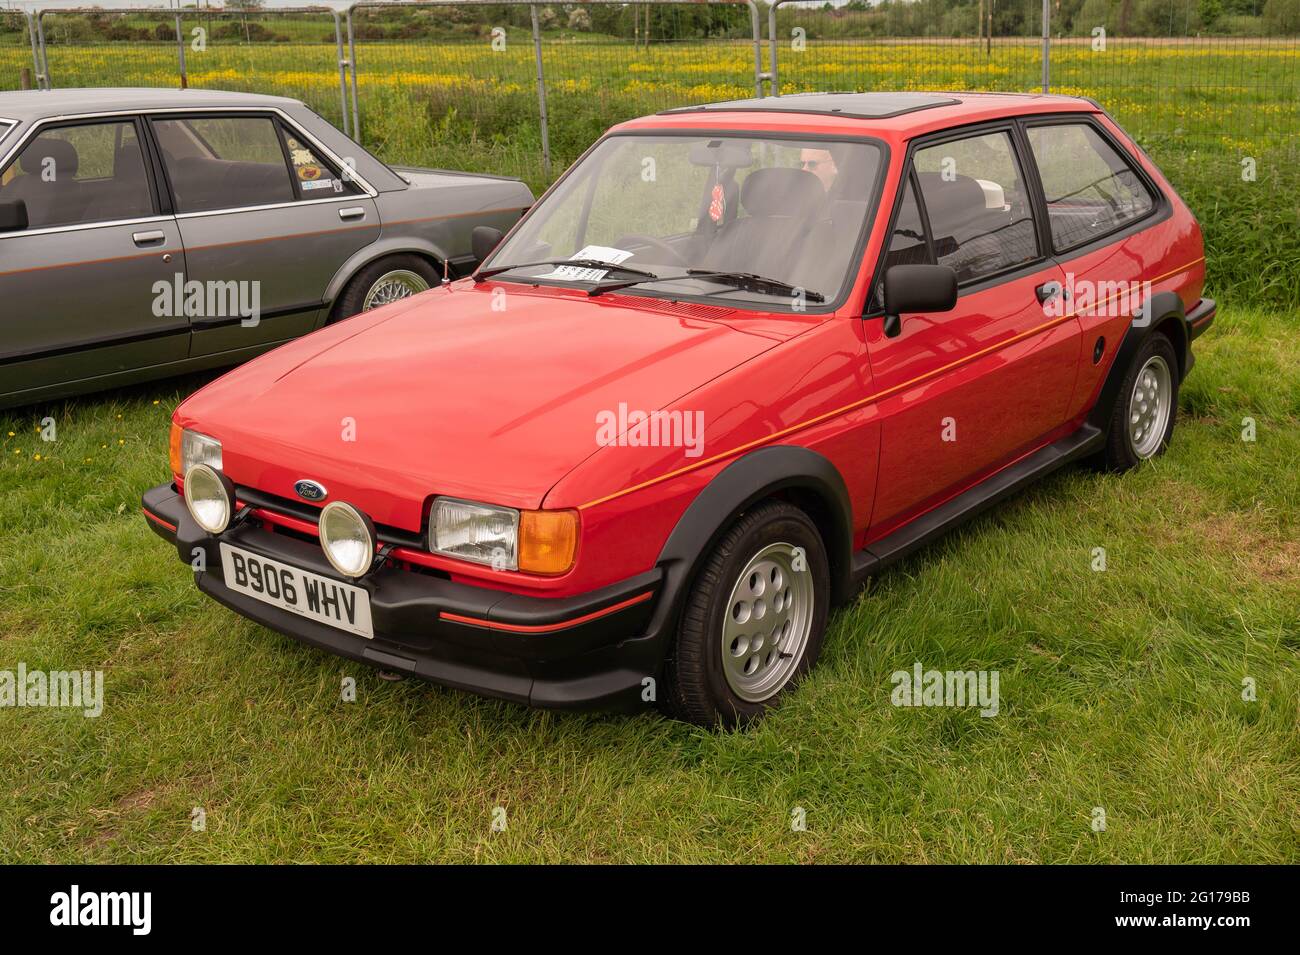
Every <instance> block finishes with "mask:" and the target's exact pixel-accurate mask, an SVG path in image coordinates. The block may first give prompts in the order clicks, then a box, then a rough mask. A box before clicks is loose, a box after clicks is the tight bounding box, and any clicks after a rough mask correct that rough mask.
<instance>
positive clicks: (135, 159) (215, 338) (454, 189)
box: [0, 89, 533, 407]
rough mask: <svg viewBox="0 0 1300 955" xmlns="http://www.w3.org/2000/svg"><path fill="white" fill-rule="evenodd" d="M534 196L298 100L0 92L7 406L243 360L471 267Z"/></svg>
mask: <svg viewBox="0 0 1300 955" xmlns="http://www.w3.org/2000/svg"><path fill="white" fill-rule="evenodd" d="M532 202H533V195H532V193H531V192H530V191H529V189H528V187H527V186H526V185H524V184H523V183H522V182H519V181H518V180H515V179H508V178H503V177H495V176H485V175H469V174H465V173H458V172H444V171H437V170H426V169H406V168H391V167H389V166H386V165H384V164H383V163H382V162H380V161H379V160H378V159H376V158H375V157H374V156H372V155H370V154H369V153H367V152H366V151H365V150H364V149H362V148H361V147H360V146H359V145H357V144H356V143H355V142H353V141H352V140H351V139H349V138H347V137H346V136H344V135H343V134H342V133H340V132H339V131H338V130H337V129H335V128H334V127H333V126H331V125H330V124H329V123H327V122H326V121H325V120H324V119H322V118H321V117H320V116H318V115H316V114H315V113H314V112H312V111H311V110H310V109H309V108H308V107H306V106H304V105H303V104H302V103H300V102H297V101H296V100H291V99H283V98H280V97H273V96H257V95H250V94H245V93H221V92H209V91H199V90H155V89H118V90H112V89H99V90H57V91H41V92H18V93H0V407H9V406H14V405H21V404H27V403H30V402H33V401H38V400H43V399H47V398H55V397H61V396H64V395H70V394H77V393H81V392H86V391H93V390H96V389H99V388H106V387H111V386H116V385H122V384H128V383H131V382H135V381H142V380H145V379H148V378H157V377H162V376H165V375H172V374H177V373H180V372H186V371H193V370H198V369H203V368H212V367H218V366H222V365H232V364H236V363H238V362H241V361H244V360H246V359H248V358H251V357H252V356H254V355H256V354H258V353H259V352H262V351H265V350H267V349H268V348H272V347H274V346H275V345H277V344H279V343H281V342H284V341H287V340H289V339H292V338H295V337H297V336H299V335H302V334H305V333H306V332H309V331H312V330H313V329H316V328H319V327H321V326H322V325H324V324H326V323H328V322H331V321H336V320H339V319H341V318H346V317H348V316H350V315H354V314H356V313H357V312H360V311H363V310H365V309H368V308H373V307H375V306H378V305H382V304H385V303H387V302H391V301H394V300H395V299H398V298H402V297H405V296H407V295H411V294H414V293H416V292H420V291H423V290H425V289H427V288H429V287H431V286H434V285H437V284H438V283H439V282H440V281H441V280H442V278H443V277H444V276H451V277H453V278H454V277H459V276H461V275H464V274H466V273H467V272H468V271H470V270H472V269H473V267H474V266H475V265H476V264H477V258H476V256H475V254H474V246H473V243H472V241H471V233H472V232H473V230H474V229H475V227H476V226H488V227H491V228H493V229H500V230H502V231H504V230H507V229H508V228H509V227H510V226H512V225H513V224H514V223H515V222H516V220H518V219H519V217H520V216H521V215H522V214H523V212H524V211H525V210H526V209H527V208H528V207H529V206H530V205H531V204H532ZM486 232H487V230H485V233H486ZM492 234H494V235H495V234H496V233H492ZM480 245H481V242H480ZM479 251H480V254H481V253H482V252H483V251H484V250H483V249H481V248H480V250H479Z"/></svg>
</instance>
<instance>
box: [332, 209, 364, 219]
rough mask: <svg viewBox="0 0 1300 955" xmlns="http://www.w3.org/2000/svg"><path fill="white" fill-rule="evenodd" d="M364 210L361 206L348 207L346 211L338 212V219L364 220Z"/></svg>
mask: <svg viewBox="0 0 1300 955" xmlns="http://www.w3.org/2000/svg"><path fill="white" fill-rule="evenodd" d="M365 217H366V210H365V209H363V208H361V206H348V207H347V208H346V209H340V210H339V218H340V219H364V218H365Z"/></svg>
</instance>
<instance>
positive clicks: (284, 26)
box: [0, 8, 344, 124]
mask: <svg viewBox="0 0 1300 955" xmlns="http://www.w3.org/2000/svg"><path fill="white" fill-rule="evenodd" d="M39 24H40V32H41V35H42V37H43V42H44V56H45V59H46V61H47V62H48V65H49V75H50V81H51V83H52V84H53V85H57V86H61V87H82V86H122V87H142V86H148V87H173V88H175V87H178V86H190V87H195V88H204V89H225V90H242V91H249V92H263V93H276V94H279V95H284V96H292V97H294V98H297V99H301V100H303V101H304V102H306V103H307V104H308V105H310V106H312V107H313V108H314V109H316V110H317V111H319V112H321V113H323V114H325V115H327V116H329V117H330V118H331V119H332V120H333V121H334V122H335V123H340V124H341V123H342V122H343V118H344V117H343V113H342V103H341V100H340V82H339V76H338V59H339V51H338V40H339V37H338V35H337V34H336V30H335V14H334V13H333V11H330V10H326V9H297V10H257V11H223V10H214V9H195V8H187V9H184V10H181V11H159V10H102V9H96V8H92V9H85V10H49V11H45V12H43V13H42V14H40V16H39ZM6 51H7V52H11V51H9V50H8V49H7V47H6ZM7 60H8V58H7V57H3V55H2V54H0V88H14V87H15V86H16V85H18V84H17V82H16V81H15V78H14V76H13V73H12V67H11V66H10V65H9V63H8V61H7Z"/></svg>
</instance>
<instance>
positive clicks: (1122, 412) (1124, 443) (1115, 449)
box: [1100, 332, 1180, 472]
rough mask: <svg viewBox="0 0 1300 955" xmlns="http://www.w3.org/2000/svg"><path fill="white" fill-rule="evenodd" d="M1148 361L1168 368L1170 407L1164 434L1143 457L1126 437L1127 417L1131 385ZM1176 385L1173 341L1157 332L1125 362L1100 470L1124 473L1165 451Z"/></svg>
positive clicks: (1174, 413)
mask: <svg viewBox="0 0 1300 955" xmlns="http://www.w3.org/2000/svg"><path fill="white" fill-rule="evenodd" d="M1152 358H1159V359H1162V360H1163V361H1164V363H1165V365H1166V366H1167V367H1168V369H1169V381H1170V387H1171V388H1172V395H1171V397H1170V400H1171V402H1172V405H1171V407H1170V409H1169V420H1168V421H1167V422H1166V423H1165V427H1164V433H1163V435H1161V437H1160V442H1159V444H1158V445H1156V447H1155V449H1154V450H1153V451H1150V452H1149V453H1147V454H1139V453H1138V452H1137V450H1136V449H1135V447H1134V444H1133V440H1132V438H1131V437H1130V433H1129V418H1130V415H1131V414H1132V413H1133V410H1134V409H1133V398H1134V386H1135V385H1136V383H1137V377H1138V373H1139V372H1140V371H1141V370H1142V369H1143V368H1144V367H1145V366H1146V364H1147V362H1149V361H1150V360H1151V359H1152ZM1179 384H1180V382H1179V375H1178V356H1177V354H1176V353H1175V351H1174V345H1173V342H1171V341H1170V340H1169V339H1168V338H1167V337H1165V336H1164V335H1162V334H1160V333H1159V332H1156V333H1155V334H1152V335H1149V336H1147V340H1146V341H1145V342H1143V343H1142V347H1141V348H1139V349H1138V351H1137V354H1136V355H1134V356H1133V360H1132V361H1131V362H1130V363H1129V367H1128V370H1127V371H1126V372H1125V373H1124V378H1123V380H1122V381H1121V382H1120V386H1119V391H1118V392H1117V393H1116V395H1115V407H1114V408H1112V409H1111V413H1110V424H1109V426H1108V428H1107V432H1106V448H1105V450H1104V451H1103V452H1102V454H1101V461H1100V464H1101V465H1102V467H1104V468H1105V469H1106V470H1108V471H1116V472H1118V471H1127V470H1129V469H1131V468H1135V467H1137V466H1138V465H1139V464H1140V463H1142V461H1144V460H1146V459H1147V458H1154V457H1159V456H1160V455H1161V454H1164V452H1165V448H1167V447H1168V446H1169V442H1170V440H1171V439H1172V438H1173V434H1174V424H1175V423H1176V421H1177V419H1178V386H1179Z"/></svg>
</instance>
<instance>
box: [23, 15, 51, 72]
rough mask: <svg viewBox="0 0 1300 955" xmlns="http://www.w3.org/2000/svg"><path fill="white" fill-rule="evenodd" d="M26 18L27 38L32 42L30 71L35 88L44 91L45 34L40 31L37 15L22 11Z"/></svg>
mask: <svg viewBox="0 0 1300 955" xmlns="http://www.w3.org/2000/svg"><path fill="white" fill-rule="evenodd" d="M23 16H25V17H26V18H27V36H28V38H29V39H30V40H31V41H32V71H33V72H34V73H35V74H36V88H37V89H38V90H46V89H49V88H50V85H49V79H50V78H49V61H48V60H47V59H46V57H45V33H44V31H42V30H41V21H40V19H39V16H40V15H39V14H33V13H32V12H31V11H29V10H24V11H23Z"/></svg>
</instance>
